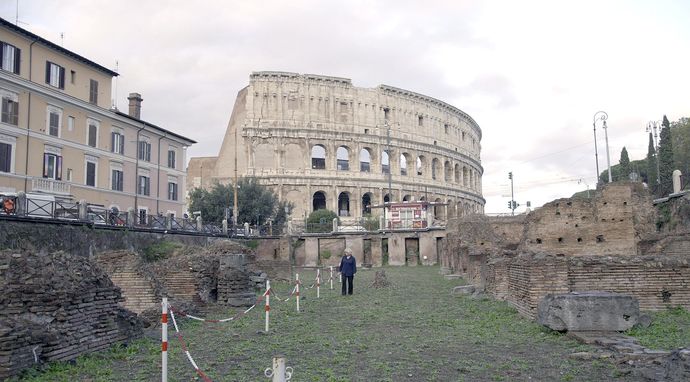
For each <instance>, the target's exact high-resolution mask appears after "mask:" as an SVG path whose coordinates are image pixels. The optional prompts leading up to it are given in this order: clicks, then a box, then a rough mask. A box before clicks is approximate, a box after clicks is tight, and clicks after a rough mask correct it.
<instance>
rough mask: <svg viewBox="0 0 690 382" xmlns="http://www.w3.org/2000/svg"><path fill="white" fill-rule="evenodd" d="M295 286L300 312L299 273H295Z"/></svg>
mask: <svg viewBox="0 0 690 382" xmlns="http://www.w3.org/2000/svg"><path fill="white" fill-rule="evenodd" d="M295 283H296V284H295V287H296V288H297V291H296V292H295V297H296V298H295V301H297V312H298V313H299V273H295Z"/></svg>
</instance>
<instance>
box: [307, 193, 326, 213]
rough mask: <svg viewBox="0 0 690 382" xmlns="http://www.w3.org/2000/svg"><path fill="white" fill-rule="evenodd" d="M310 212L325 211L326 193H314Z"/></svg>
mask: <svg viewBox="0 0 690 382" xmlns="http://www.w3.org/2000/svg"><path fill="white" fill-rule="evenodd" d="M311 204H312V211H316V210H323V209H326V193H325V192H323V191H316V192H315V193H314V195H313V196H312V197H311Z"/></svg>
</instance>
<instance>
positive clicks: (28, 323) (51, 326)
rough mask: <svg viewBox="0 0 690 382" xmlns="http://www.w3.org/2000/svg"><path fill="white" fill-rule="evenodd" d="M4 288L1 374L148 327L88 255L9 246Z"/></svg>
mask: <svg viewBox="0 0 690 382" xmlns="http://www.w3.org/2000/svg"><path fill="white" fill-rule="evenodd" d="M0 290H2V294H1V295H0V379H4V378H7V377H9V376H11V375H15V374H17V373H18V372H19V371H21V370H23V369H25V368H28V367H32V366H34V365H36V364H38V363H43V362H47V361H58V360H70V359H74V358H76V357H77V356H78V355H80V354H84V353H90V352H94V351H97V350H101V349H104V348H107V347H109V346H110V345H112V344H114V343H117V342H121V341H127V340H129V339H131V338H133V337H137V336H139V335H141V333H142V326H141V322H140V321H139V320H138V319H137V318H136V316H135V315H134V314H133V313H131V312H129V311H127V310H125V309H123V308H121V307H120V306H119V305H118V303H119V302H120V301H121V300H122V297H121V294H120V289H119V288H118V287H116V286H115V285H113V283H112V282H111V281H110V279H109V278H108V276H107V275H106V274H105V273H104V272H103V271H102V270H101V269H100V268H98V267H97V266H95V265H94V264H93V263H91V262H90V261H89V260H88V259H87V258H85V257H82V256H74V255H70V254H67V253H64V252H56V253H50V254H48V253H18V252H16V251H4V252H2V253H0Z"/></svg>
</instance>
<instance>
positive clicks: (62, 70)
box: [58, 67, 65, 89]
mask: <svg viewBox="0 0 690 382" xmlns="http://www.w3.org/2000/svg"><path fill="white" fill-rule="evenodd" d="M58 73H60V86H59V87H60V89H64V88H65V68H63V67H60V68H59V70H58Z"/></svg>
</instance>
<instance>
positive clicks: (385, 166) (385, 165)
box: [381, 150, 391, 174]
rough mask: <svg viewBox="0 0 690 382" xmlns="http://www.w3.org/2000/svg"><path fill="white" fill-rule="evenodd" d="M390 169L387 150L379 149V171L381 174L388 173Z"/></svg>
mask: <svg viewBox="0 0 690 382" xmlns="http://www.w3.org/2000/svg"><path fill="white" fill-rule="evenodd" d="M390 171H391V161H390V155H388V151H386V150H382V151H381V173H382V174H388V173H389V172H390Z"/></svg>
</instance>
